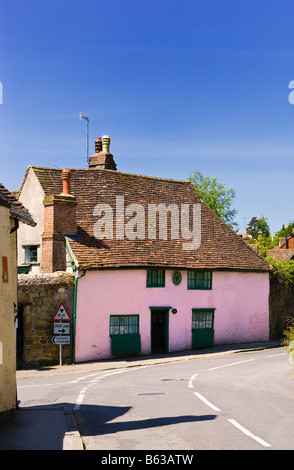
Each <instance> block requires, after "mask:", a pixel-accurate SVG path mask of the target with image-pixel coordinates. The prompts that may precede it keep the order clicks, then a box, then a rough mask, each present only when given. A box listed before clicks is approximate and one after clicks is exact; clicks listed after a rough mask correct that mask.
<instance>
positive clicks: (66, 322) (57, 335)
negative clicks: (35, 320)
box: [51, 303, 71, 365]
mask: <svg viewBox="0 0 294 470" xmlns="http://www.w3.org/2000/svg"><path fill="white" fill-rule="evenodd" d="M52 320H53V322H54V323H53V325H54V329H53V334H54V336H52V338H51V343H52V344H57V345H59V364H60V365H62V345H63V344H70V342H71V337H70V322H71V317H70V315H69V313H68V311H67V310H66V308H65V306H64V305H63V304H62V303H61V304H60V305H59V307H58V309H57V310H56V312H55V314H54V316H53V318H52Z"/></svg>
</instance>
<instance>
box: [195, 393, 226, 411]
mask: <svg viewBox="0 0 294 470" xmlns="http://www.w3.org/2000/svg"><path fill="white" fill-rule="evenodd" d="M193 393H194V395H196V397H198V398H200V400H202V401H203V403H205V404H206V405H208V406H209V407H210V408H212V409H213V410H215V411H221V410H220V409H219V408H218V407H217V406H215V405H213V404H212V403H210V401H208V400H206V398H205V397H204V396H203V395H201V394H200V393H198V392H193Z"/></svg>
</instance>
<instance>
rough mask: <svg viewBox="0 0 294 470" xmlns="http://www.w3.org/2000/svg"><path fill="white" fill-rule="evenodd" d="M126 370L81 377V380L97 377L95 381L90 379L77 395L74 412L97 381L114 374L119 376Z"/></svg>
mask: <svg viewBox="0 0 294 470" xmlns="http://www.w3.org/2000/svg"><path fill="white" fill-rule="evenodd" d="M126 370H127V369H118V370H116V371H112V372H108V373H104V374H103V373H101V372H100V373H99V375H98V374H90V375H87V376H85V377H83V379H85V378H86V377H92V376H94V375H98V377H96V378H95V379H92V380H91V381H90V382H89V383H88V385H86V386H85V387H84V388H83V389H82V390H81V391H80V393H79V396H78V398H77V399H76V403H75V405H74V407H73V409H74V410H75V411H76V410H78V409H79V408H80V406H81V404H82V403H83V400H84V397H85V394H86V392H87V390H88V389H89V388H90V387H92V386H93V385H95V384H97V382H99V380H101V379H103V378H104V377H108V376H110V375H114V374H121V373H122V372H126Z"/></svg>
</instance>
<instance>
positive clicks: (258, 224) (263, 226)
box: [247, 216, 270, 239]
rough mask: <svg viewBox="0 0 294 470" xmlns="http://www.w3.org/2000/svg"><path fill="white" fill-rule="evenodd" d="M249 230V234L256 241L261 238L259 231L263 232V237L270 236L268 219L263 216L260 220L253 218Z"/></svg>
mask: <svg viewBox="0 0 294 470" xmlns="http://www.w3.org/2000/svg"><path fill="white" fill-rule="evenodd" d="M247 230H248V234H249V235H251V236H252V237H253V238H255V239H257V238H258V236H259V230H261V233H262V236H263V237H269V236H270V228H269V224H268V223H267V219H266V218H265V217H263V216H261V217H260V218H259V219H258V218H257V217H252V219H251V220H250V222H249V224H248V226H247Z"/></svg>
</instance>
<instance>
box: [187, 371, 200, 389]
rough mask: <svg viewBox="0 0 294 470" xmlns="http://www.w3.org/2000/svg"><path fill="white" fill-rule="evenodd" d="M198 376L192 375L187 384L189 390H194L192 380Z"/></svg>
mask: <svg viewBox="0 0 294 470" xmlns="http://www.w3.org/2000/svg"><path fill="white" fill-rule="evenodd" d="M197 375H198V374H194V375H192V377H191V378H190V380H189V382H188V387H189V388H194V385H193V380H194V379H195V377H197Z"/></svg>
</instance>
